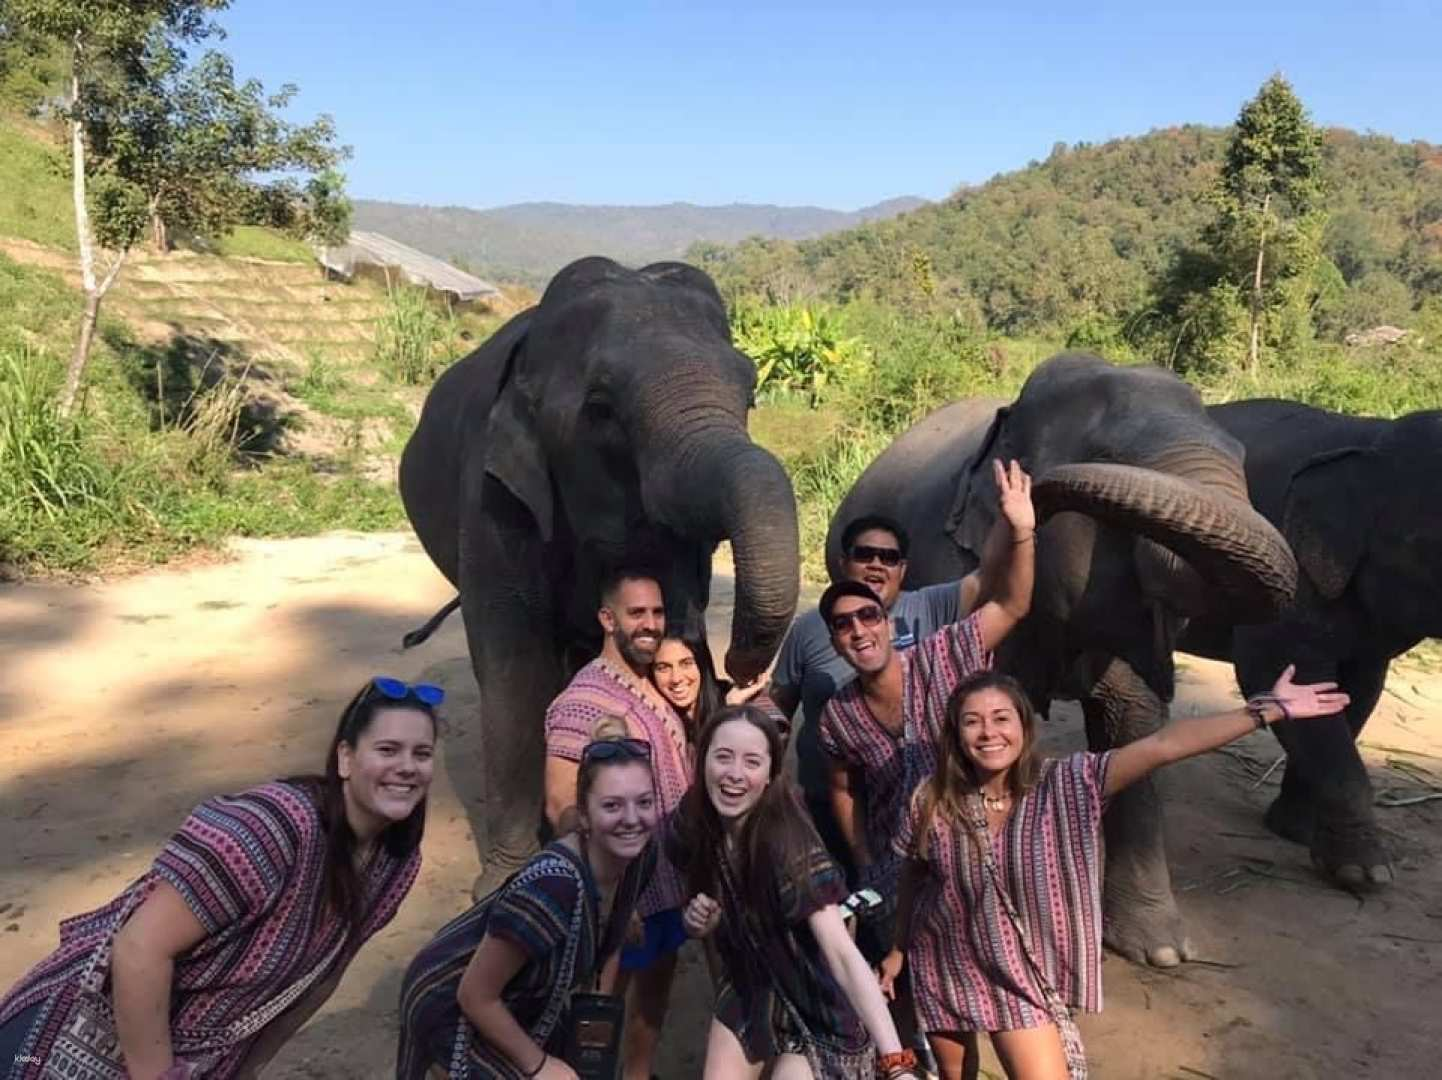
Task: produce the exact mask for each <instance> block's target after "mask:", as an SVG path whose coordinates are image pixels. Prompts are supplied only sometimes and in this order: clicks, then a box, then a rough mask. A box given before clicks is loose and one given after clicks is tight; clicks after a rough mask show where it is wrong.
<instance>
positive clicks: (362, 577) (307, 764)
mask: <svg viewBox="0 0 1442 1080" xmlns="http://www.w3.org/2000/svg"><path fill="white" fill-rule="evenodd" d="M233 555H234V558H233V559H231V560H230V561H225V562H219V563H215V564H210V565H195V566H191V567H189V568H185V569H179V570H169V571H157V572H154V573H150V574H146V575H144V576H140V577H131V578H126V579H122V580H117V581H112V582H107V583H102V584H95V585H88V586H79V587H77V586H70V585H59V584H45V583H31V584H23V585H6V586H0V656H3V658H4V664H3V672H4V677H3V679H0V761H3V762H4V765H3V772H0V852H3V859H0V987H8V986H9V985H10V984H11V983H12V982H13V981H14V980H15V979H16V978H18V977H19V976H20V975H21V974H22V973H23V972H24V971H25V970H26V968H28V967H29V966H30V965H31V964H32V963H34V962H35V961H36V960H38V959H40V958H41V957H42V956H43V955H45V953H47V952H48V951H49V950H50V949H51V948H53V946H54V944H55V940H56V936H55V931H56V923H57V922H58V920H59V919H60V918H61V917H62V916H64V915H67V914H72V913H75V912H79V911H83V910H86V909H88V908H90V907H93V906H95V905H97V904H99V903H101V902H103V901H105V900H106V899H108V898H109V897H110V896H112V895H113V894H114V893H115V892H116V891H117V890H118V889H119V888H120V887H121V886H122V885H123V884H124V883H125V882H126V881H128V880H130V879H131V878H132V877H133V876H135V875H137V874H139V873H140V872H141V871H142V870H143V869H144V868H145V866H146V864H147V861H148V860H149V859H150V858H151V856H152V854H153V853H154V851H155V850H156V848H157V846H158V845H159V844H161V843H162V842H163V840H164V838H165V837H166V835H167V834H168V833H169V832H170V831H171V830H172V829H173V828H174V827H175V825H176V824H177V823H178V822H179V821H180V820H181V818H182V817H183V816H184V814H185V812H186V810H187V809H188V808H189V807H190V806H192V805H193V804H194V803H196V802H197V801H199V800H200V799H202V798H203V797H205V796H206V795H209V794H211V793H215V792H221V791H229V790H235V789H239V788H242V787H245V786H247V785H250V784H253V783H256V782H258V781H262V780H265V779H268V778H271V777H275V776H279V775H285V774H287V773H291V772H296V771H309V770H311V769H314V768H317V767H319V766H320V764H321V755H322V753H323V751H324V749H325V746H326V742H327V739H328V737H329V735H330V734H331V732H332V730H333V726H334V723H335V720H336V717H337V714H338V712H339V709H340V707H341V705H342V704H343V702H344V701H345V699H346V698H347V696H348V695H349V694H350V693H351V691H352V690H353V689H354V687H355V686H357V685H358V684H359V683H360V682H361V680H362V679H363V678H364V677H365V676H366V675H368V674H370V673H372V672H377V671H379V672H387V673H390V674H394V675H398V676H401V677H403V678H407V679H417V678H425V679H429V680H432V681H437V682H439V683H441V684H442V685H444V686H445V687H446V688H447V690H448V691H449V694H450V697H449V700H448V702H447V713H448V714H449V716H450V718H451V724H452V731H451V734H450V736H449V738H448V739H447V740H446V742H445V743H444V748H443V751H442V763H441V767H440V768H439V769H438V770H437V775H436V779H435V786H434V789H433V793H432V813H431V819H430V827H429V831H428V834H427V837H426V847H425V868H424V870H423V871H422V874H421V878H420V881H419V883H418V884H417V886H416V888H415V890H414V891H413V892H412V894H411V896H410V897H409V899H408V900H407V901H406V904H405V906H404V907H403V908H402V910H401V913H400V915H399V916H398V917H397V919H396V920H395V922H394V923H393V924H392V925H391V926H390V927H389V928H388V929H387V930H386V931H385V932H384V933H382V934H381V935H380V936H379V937H378V938H377V939H376V940H375V941H373V942H372V943H371V944H370V945H369V946H368V947H367V948H366V949H365V951H364V952H362V953H361V955H360V957H359V958H358V960H357V961H356V963H355V964H354V966H353V967H352V968H351V970H350V972H349V973H348V974H347V975H346V978H345V980H344V982H343V983H342V985H341V987H340V990H339V991H338V992H337V993H336V995H335V996H334V997H333V998H332V999H331V1001H330V1003H329V1004H328V1006H327V1007H326V1008H325V1009H324V1010H323V1011H322V1012H321V1013H320V1014H319V1015H318V1016H317V1017H316V1018H315V1019H314V1020H313V1021H312V1022H311V1024H310V1025H309V1026H308V1027H306V1028H305V1029H304V1030H303V1031H302V1032H301V1033H300V1035H299V1036H298V1037H297V1038H296V1039H295V1040H294V1041H293V1042H292V1043H291V1044H290V1046H288V1047H287V1048H286V1049H285V1050H284V1051H283V1053H282V1054H281V1056H280V1057H279V1058H278V1059H277V1060H276V1062H275V1063H274V1065H273V1067H272V1069H271V1071H270V1074H269V1075H272V1076H280V1077H383V1076H387V1075H389V1070H390V1068H391V1062H392V1055H393V1048H394V1028H395V1002H396V994H397V987H398V984H399V980H400V976H401V972H402V970H403V968H404V966H405V964H406V962H407V961H408V959H409V958H410V956H411V955H412V954H413V953H414V952H415V951H416V949H417V948H419V947H420V946H421V945H422V944H423V943H424V942H425V941H426V940H427V938H428V937H429V935H430V934H431V932H432V931H434V930H435V929H436V928H437V927H439V926H440V925H441V924H442V923H444V922H445V921H447V920H448V919H450V918H451V917H452V916H454V915H455V914H456V913H457V912H459V911H460V910H462V908H463V907H464V906H466V904H467V903H468V899H467V896H468V888H469V885H470V882H471V879H472V877H473V876H474V874H475V872H476V869H477V862H476V853H475V850H474V847H473V844H472V840H471V835H472V834H471V826H470V822H469V820H468V816H467V815H468V812H469V811H470V809H471V808H472V807H473V806H474V800H475V797H476V794H477V780H476V739H477V734H478V730H479V729H478V721H477V717H476V708H477V695H476V688H475V684H474V682H473V680H472V677H471V674H470V670H469V665H468V662H467V660H466V659H465V643H464V638H463V635H462V629H461V624H460V620H459V619H454V620H453V621H452V622H451V623H450V624H449V625H448V626H447V627H446V628H445V629H444V631H443V632H442V633H440V634H439V635H438V636H437V637H436V638H433V639H432V641H431V642H430V643H428V644H427V645H426V646H424V647H423V648H421V649H419V650H416V651H414V652H411V653H407V654H402V653H401V652H400V651H399V641H400V637H401V634H402V632H403V631H404V630H406V629H408V628H410V627H412V626H414V625H415V624H417V623H418V622H420V621H421V620H422V619H423V618H424V617H425V616H427V615H429V614H430V613H431V612H432V611H433V610H434V609H435V608H436V607H438V606H439V605H440V604H441V603H442V602H443V601H445V600H446V599H447V598H448V596H449V590H448V587H447V585H446V583H445V582H444V581H443V580H442V579H441V577H440V575H439V574H437V573H436V572H435V570H434V569H433V568H432V567H431V565H430V563H429V562H428V561H427V559H426V558H425V556H424V555H423V554H422V553H421V551H420V550H419V548H418V546H417V545H416V544H415V542H414V541H413V540H412V539H410V538H409V537H407V536H404V535H400V534H390V535H367V536H362V535H356V534H332V535H329V536H323V537H317V538H312V539H304V540H287V541H264V542H253V541H245V542H239V543H236V544H235V545H234V547H233ZM717 586H718V594H724V593H726V592H729V580H728V579H725V578H724V577H722V576H718V583H717ZM725 599H726V598H725V597H722V599H721V600H718V603H717V604H716V605H714V607H713V611H714V612H715V614H716V616H717V618H716V620H715V622H714V624H713V627H712V630H713V634H719V633H722V632H724V630H723V626H724V619H725V617H726V614H727V611H728V606H729V605H728V604H727V603H725V602H724V600H725ZM1233 700H1235V698H1234V696H1233V690H1232V684H1231V680H1230V674H1229V671H1228V670H1227V669H1226V668H1224V667H1222V666H1220V665H1215V664H1210V663H1206V662H1202V661H1190V660H1188V661H1186V663H1185V667H1184V670H1183V674H1182V686H1181V690H1180V693H1179V704H1178V710H1179V712H1181V713H1196V712H1197V711H1199V710H1203V709H1212V708H1215V707H1220V706H1223V705H1225V704H1227V703H1228V702H1230V701H1233ZM1054 719H1055V721H1056V722H1054V723H1052V724H1051V725H1049V728H1048V733H1047V739H1048V742H1049V743H1051V744H1054V746H1055V747H1056V748H1057V749H1062V748H1067V747H1073V746H1077V745H1079V744H1080V741H1081V732H1080V724H1079V723H1078V722H1077V721H1076V719H1075V717H1074V715H1073V713H1072V711H1071V709H1070V708H1067V709H1059V710H1057V714H1056V716H1055V717H1054ZM1365 742H1366V743H1367V744H1368V745H1369V747H1370V749H1369V750H1368V751H1367V756H1368V761H1369V763H1370V765H1371V766H1372V770H1373V776H1374V779H1375V780H1376V782H1377V785H1378V788H1379V790H1381V789H1401V790H1406V791H1409V792H1413V793H1417V792H1421V791H1422V790H1423V789H1422V788H1421V787H1419V786H1418V785H1417V783H1416V782H1415V781H1412V780H1409V779H1408V775H1407V773H1406V772H1405V771H1404V770H1406V769H1407V768H1408V767H1410V768H1411V769H1412V770H1413V773H1414V775H1415V770H1416V769H1417V768H1419V767H1420V768H1422V769H1428V770H1431V771H1432V775H1433V782H1434V783H1439V782H1442V678H1439V677H1437V676H1425V675H1422V674H1420V673H1415V672H1402V673H1400V674H1398V675H1395V676H1394V679H1393V682H1392V687H1391V690H1390V691H1389V693H1388V694H1387V695H1386V696H1385V697H1384V701H1383V705H1382V707H1381V710H1380V712H1379V714H1378V715H1377V716H1375V717H1374V718H1373V720H1372V722H1371V725H1370V726H1369V728H1368V729H1367V731H1366V733H1365ZM1276 754H1277V746H1276V744H1275V742H1274V741H1272V740H1271V739H1270V738H1268V737H1266V736H1261V735H1257V736H1251V737H1249V738H1248V739H1246V740H1244V741H1243V742H1242V743H1239V744H1237V745H1236V747H1234V748H1233V750H1232V752H1231V753H1215V754H1210V755H1207V756H1206V757H1204V758H1202V759H1199V760H1196V761H1193V762H1188V763H1185V764H1183V765H1179V766H1176V767H1174V768H1173V769H1172V770H1170V772H1169V774H1168V775H1167V776H1166V777H1165V779H1164V783H1165V785H1166V791H1167V795H1168V806H1169V809H1168V815H1169V817H1168V821H1169V831H1170V837H1171V862H1172V871H1173V875H1174V880H1175V882H1176V884H1177V887H1178V889H1179V896H1180V902H1181V905H1182V910H1183V912H1184V914H1185V916H1186V919H1187V922H1188V925H1189V928H1190V932H1191V936H1192V939H1193V941H1194V943H1195V945H1196V947H1197V950H1198V952H1199V955H1200V956H1201V957H1202V958H1203V960H1204V961H1205V962H1203V963H1193V964H1189V965H1187V966H1185V967H1183V968H1181V969H1179V970H1177V971H1175V972H1170V973H1168V972H1156V971H1146V970H1143V969H1139V968H1136V967H1133V966H1131V965H1129V964H1127V963H1125V962H1124V961H1122V960H1120V959H1118V958H1116V957H1112V958H1110V959H1109V960H1108V962H1107V964H1106V966H1105V980H1106V998H1107V1007H1106V1011H1105V1012H1104V1013H1103V1014H1101V1015H1100V1016H1096V1017H1090V1018H1087V1019H1085V1020H1084V1021H1083V1024H1082V1030H1083V1033H1084V1035H1085V1037H1086V1040H1087V1043H1088V1046H1089V1049H1090V1053H1091V1057H1092V1060H1093V1062H1094V1068H1093V1075H1095V1076H1097V1077H1100V1078H1104V1080H1111V1078H1118V1080H1127V1078H1134V1077H1135V1078H1151V1077H1175V1078H1182V1080H1188V1078H1190V1080H1196V1078H1198V1077H1202V1078H1205V1077H1215V1078H1219V1080H1220V1078H1232V1077H1242V1078H1249V1077H1259V1078H1260V1077H1267V1078H1273V1077H1277V1078H1280V1077H1329V1078H1330V1077H1353V1076H1358V1077H1362V1076H1365V1077H1412V1076H1418V1077H1420V1076H1437V1075H1439V1065H1438V1059H1439V1058H1442V887H1439V886H1442V803H1438V802H1428V803H1422V804H1418V805H1415V806H1410V807H1406V808H1399V809H1384V810H1381V811H1379V813H1380V815H1381V819H1382V822H1383V824H1384V825H1385V827H1386V828H1387V830H1388V834H1387V835H1388V837H1389V842H1390V843H1391V845H1392V848H1393V852H1394V855H1395V857H1396V860H1397V867H1398V880H1397V884H1396V886H1395V887H1394V888H1392V889H1391V890H1390V891H1389V892H1387V893H1385V894H1382V895H1380V896H1375V897H1370V898H1367V899H1366V900H1365V901H1363V900H1360V899H1357V898H1355V897H1352V896H1349V895H1348V894H1346V893H1344V892H1340V891H1337V890H1335V889H1332V888H1330V887H1328V886H1326V885H1324V884H1323V883H1321V882H1320V881H1319V880H1318V879H1317V878H1316V876H1315V875H1314V874H1313V872H1312V870H1311V868H1310V865H1309V862H1308V858H1307V853H1306V852H1305V851H1304V850H1302V849H1300V848H1298V847H1295V846H1293V845H1290V844H1287V843H1284V842H1282V841H1280V840H1278V839H1276V838H1274V837H1272V836H1270V835H1268V834H1267V833H1266V832H1265V831H1264V830H1263V829H1262V826H1261V823H1260V817H1261V812H1262V810H1263V808H1264V807H1265V805H1266V803H1267V801H1268V800H1269V799H1270V797H1271V794H1272V792H1273V790H1274V787H1273V785H1274V783H1275V775H1273V776H1272V777H1271V778H1270V779H1268V780H1266V781H1264V782H1262V783H1260V784H1259V783H1258V778H1259V777H1260V775H1261V773H1262V772H1263V770H1264V769H1265V767H1266V766H1267V765H1269V764H1270V763H1271V762H1272V761H1273V760H1274V759H1275V757H1276ZM1389 762H1391V763H1398V762H1400V763H1401V767H1399V766H1398V765H1396V764H1391V763H1389ZM684 965H685V967H684V975H683V980H682V983H681V989H680V991H679V992H678V995H677V1002H676V1005H675V1007H674V1009H673V1016H672V1022H671V1023H670V1024H669V1025H668V1029H667V1034H666V1040H665V1044H664V1047H663V1057H662V1061H661V1063H660V1064H661V1067H660V1069H659V1072H660V1074H661V1075H662V1076H663V1077H666V1078H667V1080H672V1078H683V1077H692V1076H696V1075H699V1054H700V1052H701V1048H702V1047H703V1046H704V1037H705V1036H704V1032H705V1024H706V1015H707V1008H708V1001H707V998H708V988H707V982H706V977H705V974H704V965H703V964H701V963H700V961H699V958H698V957H697V956H696V955H695V950H694V948H693V949H691V950H689V951H688V954H687V955H686V957H685V959H684Z"/></svg>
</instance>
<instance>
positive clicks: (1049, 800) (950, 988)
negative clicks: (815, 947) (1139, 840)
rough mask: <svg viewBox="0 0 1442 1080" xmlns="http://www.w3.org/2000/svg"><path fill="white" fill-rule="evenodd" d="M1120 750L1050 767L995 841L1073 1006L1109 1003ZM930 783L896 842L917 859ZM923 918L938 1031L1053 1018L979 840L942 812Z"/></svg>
mask: <svg viewBox="0 0 1442 1080" xmlns="http://www.w3.org/2000/svg"><path fill="white" fill-rule="evenodd" d="M1109 760H1110V754H1090V753H1085V752H1082V753H1075V754H1072V755H1071V756H1070V757H1066V758H1062V759H1058V760H1053V761H1047V762H1044V763H1043V765H1042V773H1041V778H1040V780H1039V781H1038V783H1037V785H1036V786H1035V787H1034V788H1032V790H1031V791H1029V792H1027V794H1026V795H1025V796H1024V797H1023V798H1022V800H1021V801H1020V802H1019V803H1018V804H1017V806H1016V808H1015V810H1014V811H1013V812H1012V815H1011V817H1010V818H1009V819H1008V820H1007V822H1006V824H1005V826H1004V827H1003V828H1002V831H1001V835H1000V836H997V837H994V838H993V840H992V844H993V848H994V850H995V852H996V861H997V865H998V867H1000V869H1001V873H1002V876H1003V878H1004V879H1005V881H1006V885H1007V891H1008V892H1010V894H1011V898H1012V902H1013V903H1015V905H1016V908H1017V912H1018V914H1020V915H1021V918H1022V922H1023V924H1024V925H1025V927H1026V933H1027V939H1028V941H1029V942H1030V944H1031V948H1032V951H1033V953H1035V954H1036V956H1037V959H1038V960H1039V962H1040V963H1041V965H1042V967H1043V970H1044V971H1045V972H1046V975H1047V978H1048V979H1049V980H1050V982H1051V984H1052V986H1053V987H1054V988H1055V989H1056V991H1057V992H1058V993H1059V994H1060V995H1061V997H1062V1000H1064V1001H1065V1002H1066V1003H1067V1004H1068V1005H1069V1006H1070V1007H1071V1008H1073V1009H1078V1010H1081V1011H1082V1012H1099V1011H1100V1010H1101V1007H1102V984H1101V959H1102V921H1101V882H1102V862H1103V845H1102V832H1101V817H1102V809H1103V794H1102V793H1103V791H1104V790H1105V785H1106V771H1107V763H1108V761H1109ZM924 801H925V789H924V788H923V789H920V790H918V791H917V792H916V795H915V796H914V797H913V799H912V801H911V806H910V810H909V812H908V814H907V815H906V817H905V819H904V821H903V825H902V828H901V829H900V831H899V832H898V833H897V836H896V840H895V845H894V850H895V851H896V852H897V853H898V854H902V855H907V856H910V855H911V854H912V852H913V851H914V850H915V847H914V842H915V838H916V834H917V831H918V829H919V828H920V827H921V826H920V818H921V814H922V812H923V810H924V806H923V803H924ZM927 843H928V850H927V859H926V863H925V873H924V875H923V878H922V881H921V885H920V888H919V889H918V891H917V895H916V902H915V907H914V908H913V910H912V917H911V928H912V929H911V948H910V949H909V950H908V951H907V954H906V956H907V964H908V965H909V966H910V968H911V979H912V987H913V991H914V994H915V998H916V1011H917V1016H918V1018H919V1019H920V1021H921V1025H922V1027H923V1028H925V1029H926V1030H927V1031H1011V1030H1014V1029H1016V1028H1031V1027H1039V1026H1041V1025H1042V1024H1049V1023H1051V1022H1052V1019H1051V1016H1050V1014H1049V1013H1048V1012H1047V1008H1046V1001H1045V1000H1044V998H1043V997H1042V994H1041V992H1040V990H1039V989H1038V988H1037V985H1036V980H1035V978H1034V977H1033V975H1032V973H1031V968H1030V966H1029V965H1028V964H1027V961H1026V956H1025V953H1024V952H1023V951H1022V947H1021V944H1020V943H1019V941H1018V940H1017V936H1016V932H1015V930H1014V928H1013V926H1012V922H1011V919H1010V918H1008V917H1007V914H1006V909H1005V908H1004V907H1003V906H1002V902H1001V900H1000V898H999V897H998V896H997V893H996V889H995V888H994V886H993V885H992V882H991V878H990V875H989V874H987V872H986V867H985V864H984V863H983V862H982V859H981V854H980V851H979V850H978V848H977V845H976V842H975V840H974V839H973V838H972V837H971V836H970V835H969V833H968V830H967V827H966V824H965V823H964V822H956V823H953V822H951V821H949V820H947V819H946V818H944V816H943V815H942V814H940V813H937V814H935V815H934V820H933V821H932V823H931V826H930V831H929V834H928V840H927Z"/></svg>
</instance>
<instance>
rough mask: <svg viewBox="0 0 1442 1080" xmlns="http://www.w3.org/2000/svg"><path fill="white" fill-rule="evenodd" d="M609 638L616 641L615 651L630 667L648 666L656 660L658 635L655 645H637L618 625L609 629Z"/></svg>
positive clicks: (658, 642)
mask: <svg viewBox="0 0 1442 1080" xmlns="http://www.w3.org/2000/svg"><path fill="white" fill-rule="evenodd" d="M611 640H612V641H613V642H615V643H616V651H617V652H619V653H620V654H621V658H622V659H624V660H625V661H626V663H628V664H630V665H631V666H632V667H638V668H648V667H650V666H651V664H652V663H654V662H655V660H656V647H657V645H659V644H660V638H659V637H658V638H657V640H656V644H655V645H650V646H638V645H637V644H636V642H635V641H634V640H633V639H632V636H631V635H630V634H628V633H626V631H624V630H622V629H621V628H620V627H619V626H618V627H616V629H614V630H612V631H611Z"/></svg>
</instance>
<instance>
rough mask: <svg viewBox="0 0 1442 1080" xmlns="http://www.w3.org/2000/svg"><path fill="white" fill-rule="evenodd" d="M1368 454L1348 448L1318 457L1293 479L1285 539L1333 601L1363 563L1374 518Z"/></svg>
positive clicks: (1300, 469)
mask: <svg viewBox="0 0 1442 1080" xmlns="http://www.w3.org/2000/svg"><path fill="white" fill-rule="evenodd" d="M1367 458H1368V452H1367V451H1366V450H1364V449H1362V448H1360V447H1346V448H1344V449H1341V450H1329V451H1327V452H1326V453H1324V454H1318V455H1317V456H1315V457H1313V458H1312V459H1311V460H1309V461H1308V462H1306V464H1304V465H1302V466H1301V467H1300V468H1299V469H1297V471H1296V472H1294V473H1293V474H1292V482H1291V484H1290V486H1289V487H1288V489H1287V505H1286V509H1285V510H1284V512H1283V518H1282V534H1283V535H1284V536H1286V538H1287V542H1288V543H1289V544H1291V545H1292V551H1293V553H1294V554H1295V555H1296V556H1297V564H1298V565H1299V566H1300V567H1301V568H1302V570H1303V571H1304V572H1305V573H1306V575H1307V577H1309V578H1311V580H1312V583H1313V584H1314V585H1315V586H1316V587H1317V591H1318V592H1319V593H1321V594H1322V596H1324V597H1326V598H1327V599H1328V600H1335V599H1336V598H1337V597H1339V596H1341V595H1342V592H1343V590H1345V589H1346V588H1347V582H1349V581H1350V580H1351V579H1352V574H1353V573H1354V572H1355V571H1356V569H1357V563H1358V562H1360V561H1361V558H1362V551H1363V548H1364V547H1365V545H1366V536H1367V531H1368V529H1369V528H1370V524H1369V523H1370V519H1371V515H1370V513H1369V511H1368V509H1367V507H1368V503H1369V502H1370V499H1369V497H1368V491H1367V480H1366V465H1367Z"/></svg>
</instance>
